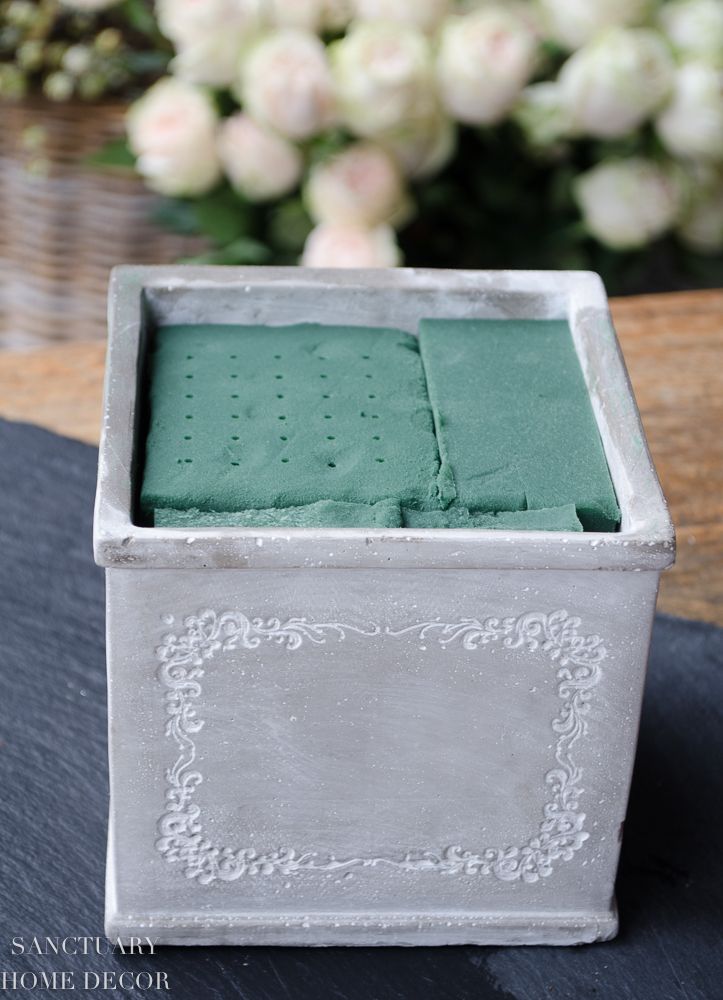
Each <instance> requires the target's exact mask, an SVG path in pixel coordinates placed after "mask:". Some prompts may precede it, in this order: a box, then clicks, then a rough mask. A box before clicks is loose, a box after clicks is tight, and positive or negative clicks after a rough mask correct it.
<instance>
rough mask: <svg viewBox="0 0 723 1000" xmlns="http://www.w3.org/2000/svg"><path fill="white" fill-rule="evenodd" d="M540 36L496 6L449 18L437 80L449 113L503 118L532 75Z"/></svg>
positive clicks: (481, 120)
mask: <svg viewBox="0 0 723 1000" xmlns="http://www.w3.org/2000/svg"><path fill="white" fill-rule="evenodd" d="M536 57H537V37H536V35H535V33H534V31H533V29H532V27H531V25H530V23H529V21H527V20H525V19H523V18H522V17H520V16H519V15H518V14H516V13H515V12H514V11H513V10H506V9H505V8H504V7H502V6H497V5H492V6H489V7H482V8H480V9H479V10H475V11H473V12H472V13H470V14H466V15H463V16H462V17H451V18H449V19H448V20H447V21H445V23H444V25H443V26H442V31H441V35H440V41H439V53H438V56H437V79H438V81H439V87H440V93H441V97H442V103H443V105H444V107H445V108H446V110H447V111H448V112H449V114H450V115H451V116H452V117H453V118H456V119H458V120H459V121H461V122H466V123H468V124H471V125H490V124H493V123H495V122H498V121H500V120H501V119H502V118H504V116H505V115H506V114H507V112H508V111H509V109H510V108H511V107H512V105H513V104H514V102H515V101H516V99H517V97H518V96H519V94H520V92H521V90H522V88H523V87H524V85H525V84H526V83H527V81H528V80H529V78H530V77H531V76H532V73H533V70H534V68H535V62H536Z"/></svg>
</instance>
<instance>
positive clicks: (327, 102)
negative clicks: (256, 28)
mask: <svg viewBox="0 0 723 1000" xmlns="http://www.w3.org/2000/svg"><path fill="white" fill-rule="evenodd" d="M240 92H241V97H242V100H243V102H244V104H245V106H246V110H247V111H249V112H250V114H251V115H252V116H253V117H254V118H256V119H258V120H259V121H262V122H265V123H266V124H267V125H270V126H271V128H273V129H275V130H276V131H277V132H280V133H281V134H282V135H285V136H287V137H288V138H289V139H295V140H303V139H309V138H311V137H312V136H314V135H318V133H319V132H323V131H324V129H325V128H328V127H329V126H330V125H331V124H333V122H334V118H335V110H334V92H333V85H332V79H331V73H330V71H329V65H328V63H327V60H326V51H325V49H324V46H323V45H322V43H321V41H320V40H319V39H318V38H317V37H316V36H315V35H312V34H311V33H309V32H305V31H299V30H296V29H292V28H287V29H284V30H282V31H276V32H274V33H272V34H270V35H268V36H267V37H266V38H264V39H263V40H262V41H261V42H259V44H258V45H256V46H255V47H254V48H253V49H252V50H251V52H250V54H249V56H248V58H247V60H246V62H245V65H244V66H243V69H242V72H241V87H240Z"/></svg>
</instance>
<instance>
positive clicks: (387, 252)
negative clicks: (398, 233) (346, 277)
mask: <svg viewBox="0 0 723 1000" xmlns="http://www.w3.org/2000/svg"><path fill="white" fill-rule="evenodd" d="M400 262H401V254H400V252H399V247H398V246H397V243H396V240H395V238H394V230H393V229H392V228H391V227H390V226H377V227H376V229H366V228H364V227H363V226H337V225H331V224H328V223H322V224H321V225H320V226H317V227H316V229H313V230H312V231H311V233H309V236H308V239H307V241H306V246H305V247H304V255H303V257H302V258H301V263H302V264H303V265H304V266H305V267H397V265H398V264H399V263H400Z"/></svg>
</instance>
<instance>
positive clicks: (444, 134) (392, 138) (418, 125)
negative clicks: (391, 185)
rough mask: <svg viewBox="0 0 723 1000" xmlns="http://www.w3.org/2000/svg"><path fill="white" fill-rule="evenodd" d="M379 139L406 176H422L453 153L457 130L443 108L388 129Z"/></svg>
mask: <svg viewBox="0 0 723 1000" xmlns="http://www.w3.org/2000/svg"><path fill="white" fill-rule="evenodd" d="M377 141H378V142H380V143H381V145H382V146H384V148H385V149H388V150H389V152H390V153H391V154H392V156H393V157H394V159H395V160H396V161H397V163H398V164H399V167H400V169H401V170H402V171H403V173H404V174H405V175H406V176H407V177H412V178H414V179H415V180H423V179H424V178H426V177H433V176H434V175H435V174H438V173H439V172H440V170H442V169H443V168H444V167H446V165H447V164H448V163H449V161H450V160H451V159H452V156H453V155H454V151H455V147H456V144H457V130H456V128H455V126H454V123H453V122H452V121H451V120H450V119H449V118H448V117H447V116H446V115H444V114H442V113H441V112H440V113H438V114H435V115H433V116H432V117H431V118H428V119H426V120H424V121H418V122H410V123H409V124H403V125H400V126H399V128H397V129H393V130H392V131H390V132H385V133H383V134H382V135H380V136H379V137H378V140H377Z"/></svg>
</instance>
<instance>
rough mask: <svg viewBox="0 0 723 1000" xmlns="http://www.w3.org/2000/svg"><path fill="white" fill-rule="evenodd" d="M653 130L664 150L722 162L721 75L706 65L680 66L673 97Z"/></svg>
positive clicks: (691, 64) (722, 115)
mask: <svg viewBox="0 0 723 1000" xmlns="http://www.w3.org/2000/svg"><path fill="white" fill-rule="evenodd" d="M655 127H656V129H657V131H658V135H659V136H660V138H661V139H662V141H663V144H664V145H665V147H666V149H668V150H670V152H671V153H674V154H675V155H676V156H681V157H690V158H691V159H696V158H697V159H703V160H722V159H723V71H721V70H719V69H716V68H715V67H714V66H710V65H708V64H706V63H698V62H692V63H684V64H683V65H682V66H680V67H679V68H678V70H677V71H676V74H675V81H674V89H673V97H672V100H671V101H670V103H669V104H668V105H667V107H665V108H664V109H663V111H662V112H661V113H660V115H659V116H658V118H657V120H656V122H655Z"/></svg>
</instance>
